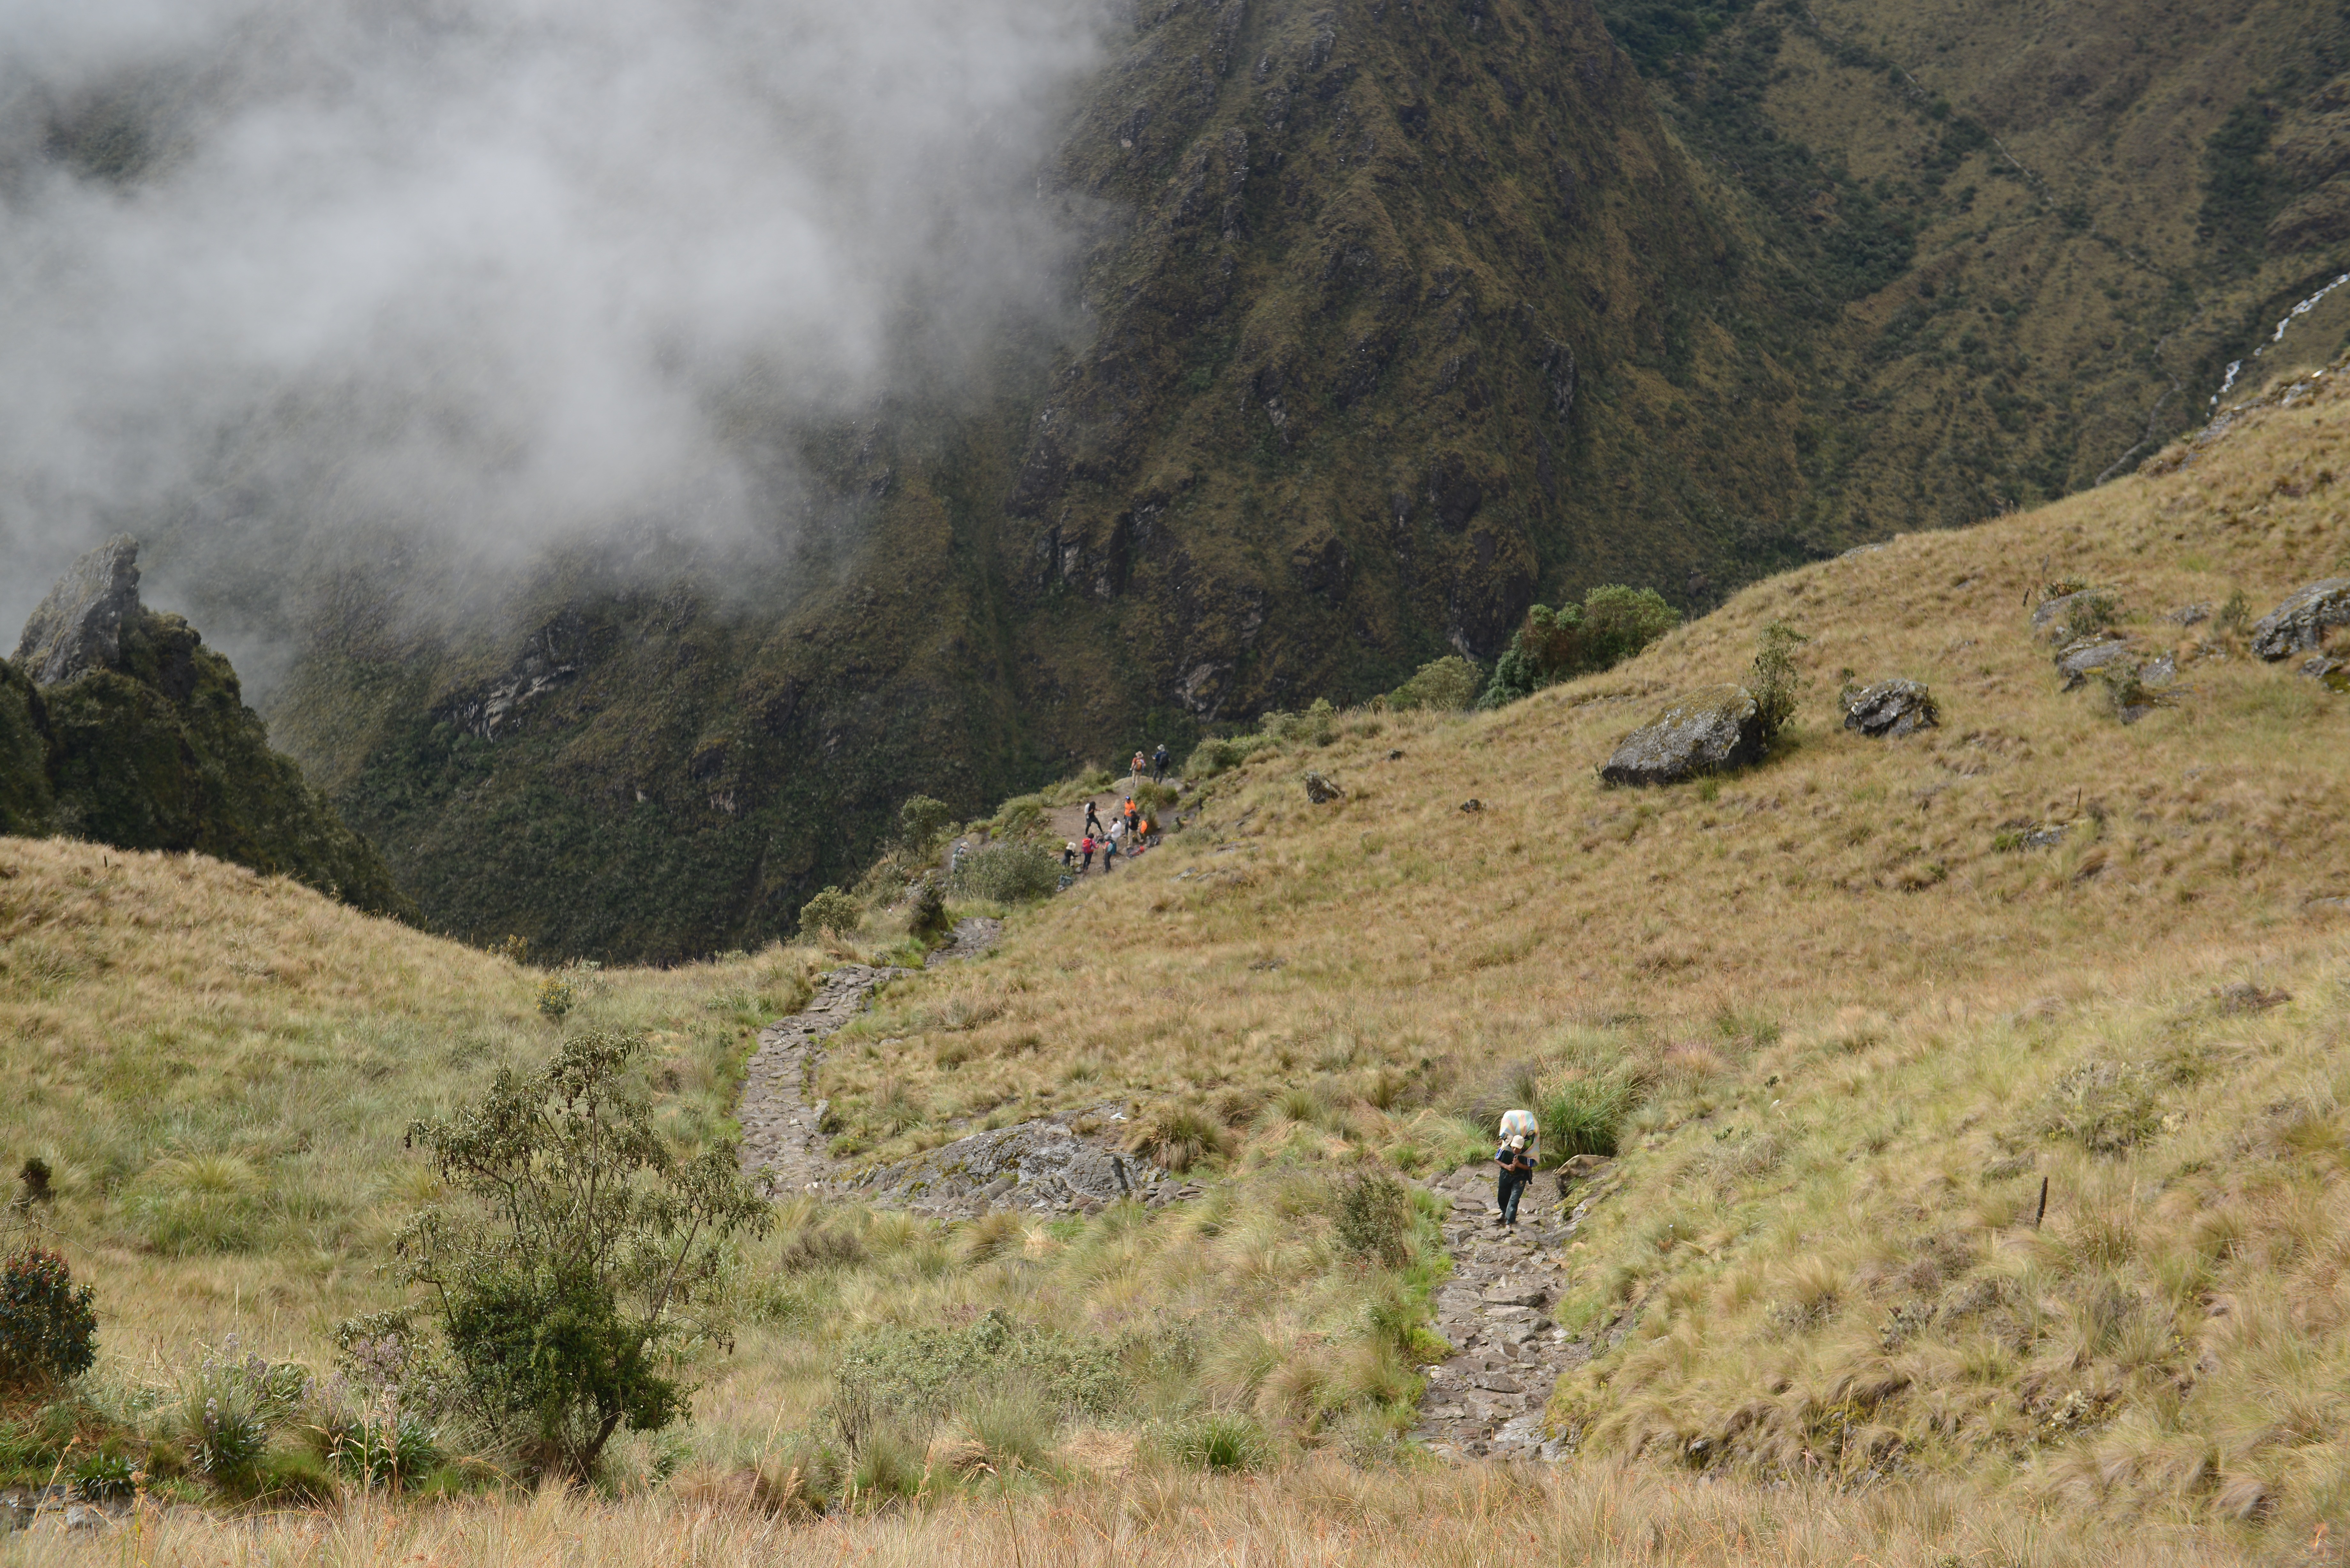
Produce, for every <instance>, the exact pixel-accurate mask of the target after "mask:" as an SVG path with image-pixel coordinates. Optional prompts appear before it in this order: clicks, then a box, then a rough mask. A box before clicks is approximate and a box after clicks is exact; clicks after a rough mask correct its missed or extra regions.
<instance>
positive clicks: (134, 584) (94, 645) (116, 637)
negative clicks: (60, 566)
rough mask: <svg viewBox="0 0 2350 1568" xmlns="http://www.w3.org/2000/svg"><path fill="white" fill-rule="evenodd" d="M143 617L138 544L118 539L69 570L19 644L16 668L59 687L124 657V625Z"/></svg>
mask: <svg viewBox="0 0 2350 1568" xmlns="http://www.w3.org/2000/svg"><path fill="white" fill-rule="evenodd" d="M138 615H139V544H138V541H136V540H134V539H132V538H130V536H129V535H116V536H115V537H113V538H111V539H109V540H108V541H107V542H106V543H105V544H103V545H99V547H98V548H97V549H95V550H92V551H90V552H89V553H88V555H86V556H82V557H81V559H79V560H78V561H76V562H75V563H74V564H73V565H72V566H70V567H68V568H67V571H66V575H65V576H62V577H60V578H58V579H57V587H53V588H51V589H50V590H49V593H48V597H47V598H45V599H43V600H42V601H41V604H40V607H39V608H38V609H36V610H35V611H34V612H33V615H32V618H31V619H29V620H27V621H26V623H25V635H24V637H23V638H22V639H19V640H18V642H17V644H16V664H17V666H18V668H20V669H21V670H24V672H25V673H26V675H28V676H30V677H31V678H32V680H33V681H34V683H35V684H36V685H40V686H54V685H56V684H57V682H59V681H61V680H72V679H73V678H74V677H75V676H77V675H79V674H81V673H83V672H84V671H86V670H104V669H106V668H108V667H109V666H111V665H112V664H113V663H114V661H115V660H116V659H118V658H120V654H121V644H122V625H123V622H125V621H126V620H132V619H135V618H137V617H138Z"/></svg>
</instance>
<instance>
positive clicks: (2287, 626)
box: [2251, 577, 2350, 661]
mask: <svg viewBox="0 0 2350 1568" xmlns="http://www.w3.org/2000/svg"><path fill="white" fill-rule="evenodd" d="M2337 626H2350V577H2328V578H2327V579H2326V580H2325V581H2324V582H2322V583H2312V584H2310V585H2309V586H2308V587H2305V588H2302V589H2300V590H2298V591H2296V592H2295V593H2293V594H2292V595H2291V596H2290V597H2287V598H2286V599H2285V601H2284V603H2282V604H2281V605H2279V606H2277V607H2276V608H2274V609H2272V610H2271V611H2269V613H2268V614H2266V615H2264V616H2262V617H2261V618H2260V619H2259V620H2257V621H2255V622H2253V623H2252V634H2251V647H2252V651H2253V652H2254V653H2256V654H2258V655H2259V656H2260V657H2261V658H2262V659H2270V660H2272V661H2273V660H2275V659H2289V658H2291V657H2292V656H2293V655H2294V654H2296V653H2314V652H2315V651H2316V649H2317V647H2318V645H2319V644H2320V643H2322V642H2324V640H2325V634H2326V632H2327V630H2328V629H2330V628H2334V627H2337Z"/></svg>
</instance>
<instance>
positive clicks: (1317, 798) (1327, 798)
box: [1305, 773, 1347, 805]
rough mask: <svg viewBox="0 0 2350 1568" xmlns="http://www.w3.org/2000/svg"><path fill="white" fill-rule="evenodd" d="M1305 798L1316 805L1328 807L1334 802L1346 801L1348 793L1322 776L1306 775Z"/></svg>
mask: <svg viewBox="0 0 2350 1568" xmlns="http://www.w3.org/2000/svg"><path fill="white" fill-rule="evenodd" d="M1305 798H1306V799H1307V800H1310V801H1312V802H1313V803H1314V804H1315V805H1328V804H1329V803H1330V802H1332V801H1334V800H1344V799H1346V798H1347V792H1346V791H1345V790H1342V789H1340V788H1339V787H1338V786H1337V785H1336V784H1332V783H1331V782H1330V781H1329V780H1328V779H1326V778H1324V777H1323V776H1322V775H1321V774H1312V773H1310V774H1306V775H1305Z"/></svg>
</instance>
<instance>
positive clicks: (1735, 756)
mask: <svg viewBox="0 0 2350 1568" xmlns="http://www.w3.org/2000/svg"><path fill="white" fill-rule="evenodd" d="M1762 758H1763V713H1762V710H1761V709H1760V708H1759V707H1758V706H1757V705H1756V704H1755V701H1754V694H1753V693H1752V692H1751V691H1747V690H1746V688H1745V687H1743V686H1728V685H1725V686H1708V687H1706V688H1704V689H1703V690H1701V691H1692V692H1690V694H1689V695H1688V696H1686V697H1682V698H1680V699H1679V700H1677V701H1674V702H1673V703H1672V704H1671V706H1669V707H1668V708H1667V709H1666V710H1665V711H1663V712H1661V713H1659V714H1658V715H1657V716H1656V718H1654V719H1653V720H1651V721H1649V722H1648V723H1646V724H1644V725H1642V726H1641V727H1640V728H1638V729H1637V730H1635V731H1633V732H1631V733H1630V734H1628V735H1627V736H1625V737H1624V739H1623V742H1621V743H1620V744H1618V745H1617V748H1616V753H1615V754H1614V755H1613V756H1611V757H1609V758H1608V759H1607V763H1606V764H1605V765H1603V766H1602V767H1601V768H1600V770H1599V777H1600V779H1601V781H1602V782H1603V783H1607V784H1678V783H1679V782H1680V781H1681V780H1683V779H1687V778H1694V777H1696V776H1697V775H1698V774H1713V773H1722V772H1726V771H1728V770H1729V769H1731V768H1740V767H1746V766H1748V765H1750V764H1752V763H1757V762H1760V761H1761V760H1762Z"/></svg>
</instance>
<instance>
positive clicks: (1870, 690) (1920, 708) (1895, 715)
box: [1844, 680, 1942, 739]
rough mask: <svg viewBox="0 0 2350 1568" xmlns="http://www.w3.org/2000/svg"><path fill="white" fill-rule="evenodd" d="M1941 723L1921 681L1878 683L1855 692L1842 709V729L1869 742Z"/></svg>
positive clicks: (1883, 681) (1882, 681) (1937, 712)
mask: <svg viewBox="0 0 2350 1568" xmlns="http://www.w3.org/2000/svg"><path fill="white" fill-rule="evenodd" d="M1940 722H1942V714H1941V710H1939V708H1937V707H1936V706H1935V705H1934V695H1933V693H1932V692H1930V691H1928V690H1927V689H1926V683H1925V682H1924V681H1922V680H1879V681H1877V683H1876V684H1874V685H1871V686H1864V687H1862V688H1861V689H1860V690H1859V691H1856V692H1854V693H1853V694H1852V695H1851V696H1850V697H1849V698H1847V699H1846V701H1845V705H1844V727H1845V728H1846V729H1847V730H1857V731H1859V732H1861V733H1862V734H1864V735H1866V736H1869V737H1870V738H1872V739H1893V738H1898V737H1899V736H1902V735H1908V734H1914V733H1915V732H1918V731H1919V730H1925V729H1930V728H1932V727H1933V726H1934V725H1936V724H1939V723H1940Z"/></svg>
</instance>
